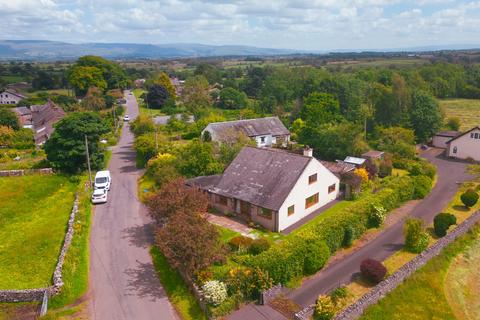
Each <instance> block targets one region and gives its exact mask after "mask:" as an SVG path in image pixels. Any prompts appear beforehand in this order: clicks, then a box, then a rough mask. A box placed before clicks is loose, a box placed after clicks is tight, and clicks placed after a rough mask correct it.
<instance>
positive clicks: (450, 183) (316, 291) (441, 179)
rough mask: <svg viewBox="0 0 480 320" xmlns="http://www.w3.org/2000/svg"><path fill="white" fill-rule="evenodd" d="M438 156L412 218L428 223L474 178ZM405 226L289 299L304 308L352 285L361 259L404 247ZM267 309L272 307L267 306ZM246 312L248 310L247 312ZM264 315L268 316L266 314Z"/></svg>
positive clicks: (238, 315)
mask: <svg viewBox="0 0 480 320" xmlns="http://www.w3.org/2000/svg"><path fill="white" fill-rule="evenodd" d="M439 154H440V151H439V150H438V149H430V150H428V151H427V152H425V153H424V154H423V155H422V157H424V158H426V159H428V160H429V161H431V162H432V163H433V164H435V165H436V166H437V170H438V180H437V184H436V185H435V187H434V188H433V189H432V192H431V193H430V194H429V195H428V196H427V197H426V198H425V199H424V200H423V201H421V202H420V203H419V204H418V205H417V206H415V208H414V209H413V210H412V212H411V214H410V215H409V216H414V217H419V218H422V219H423V220H424V221H425V223H426V224H430V223H432V222H433V218H434V217H435V215H436V214H437V213H439V212H441V211H442V210H443V208H445V207H446V206H447V204H448V202H449V201H450V200H451V199H452V198H453V196H454V195H455V193H456V192H457V190H458V187H459V184H460V183H462V182H464V181H467V180H469V179H471V178H472V177H471V176H470V175H468V174H467V173H466V172H465V169H466V164H465V163H462V162H456V161H452V160H448V159H445V158H443V157H442V156H440V155H439ZM403 223H404V220H400V221H399V222H397V223H396V224H394V225H393V226H392V227H390V228H389V229H387V230H385V231H384V232H382V233H381V234H380V235H379V236H378V237H377V238H375V239H374V240H373V241H372V242H370V243H368V244H367V245H365V246H364V247H362V248H360V249H358V250H357V251H355V252H354V253H352V254H351V255H349V256H346V257H345V258H344V259H342V260H339V261H338V262H336V263H333V264H331V265H330V266H328V267H327V268H325V269H324V270H322V271H321V272H319V273H317V274H315V275H314V276H312V277H310V278H308V279H307V280H306V281H304V282H303V284H302V286H301V287H300V288H298V289H295V290H293V291H291V292H289V293H287V297H288V298H289V299H291V300H293V301H294V302H296V303H297V304H299V305H300V306H302V307H305V306H307V305H309V304H312V303H314V302H315V300H316V299H317V297H318V295H320V294H325V293H328V292H329V291H330V290H332V289H334V288H336V287H338V286H340V285H342V284H347V283H350V282H351V281H352V279H353V278H354V276H355V275H356V274H357V273H358V272H359V268H360V263H361V262H362V260H364V259H366V258H373V259H377V260H380V261H383V260H385V259H386V258H388V257H389V256H391V255H392V254H394V253H395V252H396V251H398V250H400V249H401V248H402V247H403V232H402V231H403ZM264 307H266V308H269V307H268V306H264ZM244 309H248V310H245V311H244ZM270 309H271V308H270ZM256 310H257V306H252V305H247V306H245V307H244V308H243V309H241V310H238V311H237V312H234V313H233V314H232V315H231V316H230V317H229V319H230V320H237V319H238V320H241V319H246V318H244V315H247V314H251V313H252V312H255V311H256ZM262 313H263V314H266V312H262ZM257 317H258V319H270V318H268V317H264V316H263V315H262V314H261V313H257Z"/></svg>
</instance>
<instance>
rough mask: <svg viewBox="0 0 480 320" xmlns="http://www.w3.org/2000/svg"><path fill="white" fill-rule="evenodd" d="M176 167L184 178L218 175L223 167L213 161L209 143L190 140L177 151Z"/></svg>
mask: <svg viewBox="0 0 480 320" xmlns="http://www.w3.org/2000/svg"><path fill="white" fill-rule="evenodd" d="M177 158H178V161H177V164H176V167H177V169H178V171H179V172H180V173H181V174H182V175H183V176H185V177H187V178H191V177H198V176H207V175H212V174H218V173H220V172H222V170H223V166H222V164H221V163H219V162H218V161H217V159H215V157H214V155H213V147H212V144H211V143H208V142H201V141H199V140H196V139H195V140H192V142H190V143H189V144H187V145H184V146H182V148H181V149H180V150H179V151H178V155H177Z"/></svg>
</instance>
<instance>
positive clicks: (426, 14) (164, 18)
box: [0, 0, 480, 49]
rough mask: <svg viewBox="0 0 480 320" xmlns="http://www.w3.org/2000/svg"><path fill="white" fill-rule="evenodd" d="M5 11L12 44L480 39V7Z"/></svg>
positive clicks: (89, 6)
mask: <svg viewBox="0 0 480 320" xmlns="http://www.w3.org/2000/svg"><path fill="white" fill-rule="evenodd" d="M0 8H2V16H3V20H2V24H0V34H1V35H2V37H3V38H11V39H15V38H16V39H38V38H40V39H52V40H63V41H71V42H79V41H109V42H118V41H122V42H147V43H168V42H196V43H212V44H246V45H257V46H264V47H285V48H289V47H290V48H291V47H294V48H295V47H296V48H306V49H334V48H382V47H383V48H389V47H399V46H416V45H425V44H434V43H432V41H441V43H447V44H448V43H454V42H459V41H461V42H468V43H478V42H479V40H480V39H479V38H478V36H477V35H476V33H475V32H474V31H475V30H477V28H478V27H477V26H478V24H479V22H480V12H479V11H480V1H472V2H467V3H464V2H460V1H453V0H415V1H414V0H408V1H401V0H310V1H308V0H262V1H258V0H232V1H228V0H160V1H153V0H0ZM427 9H428V10H427ZM440 35H442V36H440Z"/></svg>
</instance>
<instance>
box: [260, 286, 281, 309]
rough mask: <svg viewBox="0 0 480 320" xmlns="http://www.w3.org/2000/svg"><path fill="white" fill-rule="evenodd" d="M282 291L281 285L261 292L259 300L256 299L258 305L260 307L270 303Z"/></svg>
mask: <svg viewBox="0 0 480 320" xmlns="http://www.w3.org/2000/svg"><path fill="white" fill-rule="evenodd" d="M282 291H283V287H282V285H281V284H278V285H276V286H273V287H271V288H270V289H268V290H265V291H263V292H262V293H261V294H260V298H259V299H258V303H259V304H261V305H265V304H268V303H269V302H270V301H272V300H273V299H275V297H277V296H278V295H279V294H281V293H282Z"/></svg>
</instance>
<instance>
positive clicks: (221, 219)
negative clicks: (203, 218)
mask: <svg viewBox="0 0 480 320" xmlns="http://www.w3.org/2000/svg"><path fill="white" fill-rule="evenodd" d="M207 220H208V221H210V223H213V224H216V225H218V226H221V227H224V228H227V229H230V230H233V231H236V232H239V233H240V234H241V235H243V236H249V235H248V234H249V233H250V232H252V231H253V229H252V228H249V227H248V226H247V225H246V224H245V223H242V222H240V221H237V220H234V219H232V218H229V217H225V216H220V215H216V214H213V213H208V214H207Z"/></svg>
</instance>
